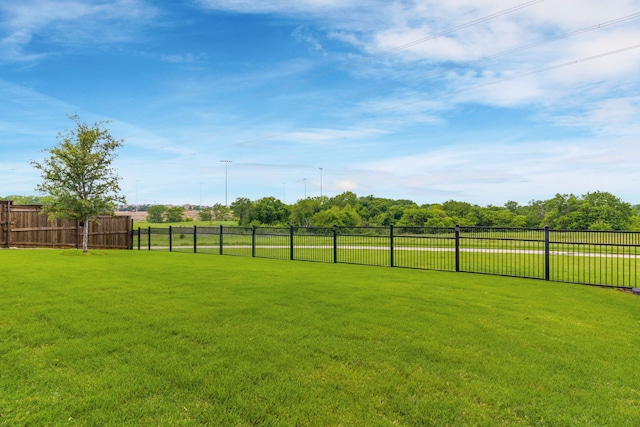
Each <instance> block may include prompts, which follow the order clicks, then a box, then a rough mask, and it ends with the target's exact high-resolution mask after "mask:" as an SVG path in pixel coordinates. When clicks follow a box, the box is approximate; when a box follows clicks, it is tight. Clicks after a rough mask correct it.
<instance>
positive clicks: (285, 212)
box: [251, 197, 289, 225]
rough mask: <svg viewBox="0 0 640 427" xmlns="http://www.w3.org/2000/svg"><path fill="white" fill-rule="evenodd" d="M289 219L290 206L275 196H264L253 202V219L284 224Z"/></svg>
mask: <svg viewBox="0 0 640 427" xmlns="http://www.w3.org/2000/svg"><path fill="white" fill-rule="evenodd" d="M288 219H289V208H288V207H287V205H285V204H284V203H282V202H281V201H280V200H278V199H276V198H275V197H263V198H262V199H260V200H256V201H255V203H254V204H253V211H252V213H251V220H252V221H257V222H259V223H260V224H269V225H274V224H283V223H286V222H287V220H288Z"/></svg>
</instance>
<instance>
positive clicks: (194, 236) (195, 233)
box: [193, 225, 198, 254]
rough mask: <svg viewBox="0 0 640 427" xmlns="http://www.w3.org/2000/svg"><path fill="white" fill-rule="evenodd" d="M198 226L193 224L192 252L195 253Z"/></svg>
mask: <svg viewBox="0 0 640 427" xmlns="http://www.w3.org/2000/svg"><path fill="white" fill-rule="evenodd" d="M197 248H198V226H197V225H194V226H193V253H194V254H195V253H196V252H197V251H198V249H197Z"/></svg>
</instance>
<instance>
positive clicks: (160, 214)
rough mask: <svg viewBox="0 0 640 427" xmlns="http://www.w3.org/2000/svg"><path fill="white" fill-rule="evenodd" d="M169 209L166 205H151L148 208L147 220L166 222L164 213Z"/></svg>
mask: <svg viewBox="0 0 640 427" xmlns="http://www.w3.org/2000/svg"><path fill="white" fill-rule="evenodd" d="M166 211H167V207H166V206H164V205H155V206H150V207H149V208H148V209H147V222H150V223H161V222H164V219H165V217H164V215H165V212H166Z"/></svg>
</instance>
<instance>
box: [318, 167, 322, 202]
mask: <svg viewBox="0 0 640 427" xmlns="http://www.w3.org/2000/svg"><path fill="white" fill-rule="evenodd" d="M318 169H320V203H322V168H318Z"/></svg>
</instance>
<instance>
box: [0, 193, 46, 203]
mask: <svg viewBox="0 0 640 427" xmlns="http://www.w3.org/2000/svg"><path fill="white" fill-rule="evenodd" d="M0 200H11V201H13V203H14V204H16V205H44V204H45V203H46V202H47V201H48V200H49V197H47V196H20V195H17V194H10V195H8V196H6V197H1V196H0Z"/></svg>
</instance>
